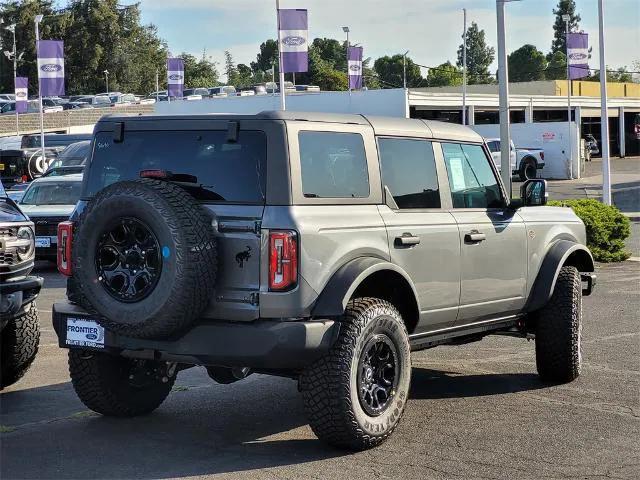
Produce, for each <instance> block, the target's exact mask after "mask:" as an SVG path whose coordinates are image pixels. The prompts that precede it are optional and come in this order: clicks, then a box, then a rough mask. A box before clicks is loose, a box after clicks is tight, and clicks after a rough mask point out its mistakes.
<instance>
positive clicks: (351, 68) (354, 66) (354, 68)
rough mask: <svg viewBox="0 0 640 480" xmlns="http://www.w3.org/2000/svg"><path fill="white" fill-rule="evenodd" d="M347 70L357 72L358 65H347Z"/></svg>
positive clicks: (358, 69)
mask: <svg viewBox="0 0 640 480" xmlns="http://www.w3.org/2000/svg"><path fill="white" fill-rule="evenodd" d="M349 70H351V71H352V72H359V71H360V65H351V66H350V67H349Z"/></svg>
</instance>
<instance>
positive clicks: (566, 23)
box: [562, 15, 573, 179]
mask: <svg viewBox="0 0 640 480" xmlns="http://www.w3.org/2000/svg"><path fill="white" fill-rule="evenodd" d="M562 19H563V20H564V26H565V29H564V43H565V55H566V56H567V125H568V126H569V137H568V138H569V178H570V179H573V139H572V138H571V67H570V66H569V20H570V19H571V17H570V16H569V15H563V16H562Z"/></svg>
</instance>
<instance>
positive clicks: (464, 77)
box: [462, 8, 467, 125]
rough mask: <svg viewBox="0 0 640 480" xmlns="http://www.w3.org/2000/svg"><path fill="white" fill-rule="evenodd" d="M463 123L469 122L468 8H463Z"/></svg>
mask: <svg viewBox="0 0 640 480" xmlns="http://www.w3.org/2000/svg"><path fill="white" fill-rule="evenodd" d="M462 17H463V21H462V22H463V25H464V27H463V31H462V124H463V125H466V124H467V9H466V8H463V9H462Z"/></svg>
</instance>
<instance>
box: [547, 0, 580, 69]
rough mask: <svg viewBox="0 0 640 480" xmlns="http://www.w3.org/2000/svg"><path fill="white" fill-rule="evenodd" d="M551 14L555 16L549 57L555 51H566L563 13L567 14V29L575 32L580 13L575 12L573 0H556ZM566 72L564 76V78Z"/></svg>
mask: <svg viewBox="0 0 640 480" xmlns="http://www.w3.org/2000/svg"><path fill="white" fill-rule="evenodd" d="M553 14H554V15H555V16H556V19H555V21H554V22H553V42H551V52H550V53H549V58H550V57H551V56H552V55H553V54H554V53H557V52H562V53H566V51H567V39H566V25H565V21H564V20H563V19H562V16H563V15H569V16H570V19H569V31H570V32H575V31H577V30H578V28H579V23H580V20H582V19H581V18H580V15H578V14H577V13H576V2H575V0H558V5H557V6H556V8H554V9H553ZM566 77H567V76H566V74H565V76H564V78H566Z"/></svg>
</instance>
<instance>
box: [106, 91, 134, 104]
mask: <svg viewBox="0 0 640 480" xmlns="http://www.w3.org/2000/svg"><path fill="white" fill-rule="evenodd" d="M109 100H111V104H112V105H113V106H115V107H123V106H127V105H133V104H134V103H136V96H135V95H134V94H133V93H123V94H120V95H110V96H109Z"/></svg>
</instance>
